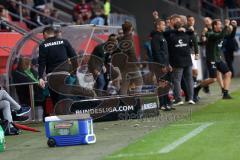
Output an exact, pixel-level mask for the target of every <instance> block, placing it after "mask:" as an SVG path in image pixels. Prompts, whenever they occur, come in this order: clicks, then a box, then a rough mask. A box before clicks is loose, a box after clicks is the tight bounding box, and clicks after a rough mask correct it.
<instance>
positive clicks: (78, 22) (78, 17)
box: [75, 14, 84, 25]
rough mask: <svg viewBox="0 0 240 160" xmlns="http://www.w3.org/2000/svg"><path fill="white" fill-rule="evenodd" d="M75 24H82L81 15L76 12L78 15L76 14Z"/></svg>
mask: <svg viewBox="0 0 240 160" xmlns="http://www.w3.org/2000/svg"><path fill="white" fill-rule="evenodd" d="M75 24H76V25H82V24H84V21H83V17H82V15H81V14H78V15H77V19H76V22H75Z"/></svg>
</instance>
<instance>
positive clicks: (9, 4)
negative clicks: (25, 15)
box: [6, 0, 19, 21]
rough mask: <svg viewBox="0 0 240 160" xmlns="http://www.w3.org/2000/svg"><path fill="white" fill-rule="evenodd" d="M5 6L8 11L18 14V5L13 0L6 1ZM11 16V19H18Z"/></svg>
mask: <svg viewBox="0 0 240 160" xmlns="http://www.w3.org/2000/svg"><path fill="white" fill-rule="evenodd" d="M6 8H7V9H8V11H9V12H11V13H13V14H15V15H19V7H18V5H17V4H16V3H15V2H14V1H11V0H9V1H7V7H6ZM11 18H12V20H13V21H19V18H17V17H13V16H11Z"/></svg>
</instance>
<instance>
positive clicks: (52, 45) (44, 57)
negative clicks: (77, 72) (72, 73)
mask: <svg viewBox="0 0 240 160" xmlns="http://www.w3.org/2000/svg"><path fill="white" fill-rule="evenodd" d="M43 37H44V39H45V41H44V42H42V43H41V44H40V46H39V58H38V63H39V67H38V75H39V85H40V86H41V87H42V88H45V81H44V78H43V74H44V71H45V68H46V74H48V73H51V72H55V71H57V70H58V71H64V70H66V68H65V67H61V68H58V67H59V65H61V64H63V63H64V62H65V63H66V62H67V61H68V59H69V58H73V57H75V56H77V55H76V53H75V51H74V49H73V48H72V46H71V45H70V43H69V42H68V41H67V40H65V39H62V38H57V37H56V36H55V32H54V28H53V27H46V28H44V29H43ZM75 60H76V59H75ZM66 64H67V63H66ZM71 64H72V66H73V68H75V69H76V68H77V61H74V60H73V59H71ZM56 69H57V70H56ZM63 85H64V84H63ZM49 91H50V95H51V98H52V100H53V103H54V105H55V104H56V103H57V102H58V101H59V100H60V95H59V93H56V92H55V91H54V90H53V89H52V87H51V86H50V89H49Z"/></svg>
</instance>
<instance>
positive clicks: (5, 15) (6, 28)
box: [0, 5, 11, 31]
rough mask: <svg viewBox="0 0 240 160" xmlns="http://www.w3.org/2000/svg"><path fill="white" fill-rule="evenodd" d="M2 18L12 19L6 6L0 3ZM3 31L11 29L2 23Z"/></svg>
mask: <svg viewBox="0 0 240 160" xmlns="http://www.w3.org/2000/svg"><path fill="white" fill-rule="evenodd" d="M0 19H1V20H5V21H10V17H9V15H8V11H7V10H6V9H5V7H4V6H2V5H0ZM0 30H1V31H11V30H10V29H9V28H8V27H7V26H5V25H4V24H2V23H1V24H0Z"/></svg>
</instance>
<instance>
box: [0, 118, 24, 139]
mask: <svg viewBox="0 0 240 160" xmlns="http://www.w3.org/2000/svg"><path fill="white" fill-rule="evenodd" d="M0 125H1V126H2V129H3V131H4V135H5V136H12V135H19V134H20V130H19V129H18V128H17V127H16V126H15V124H14V123H12V122H8V120H0ZM10 125H12V126H13V128H15V129H14V131H11V130H10Z"/></svg>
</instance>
